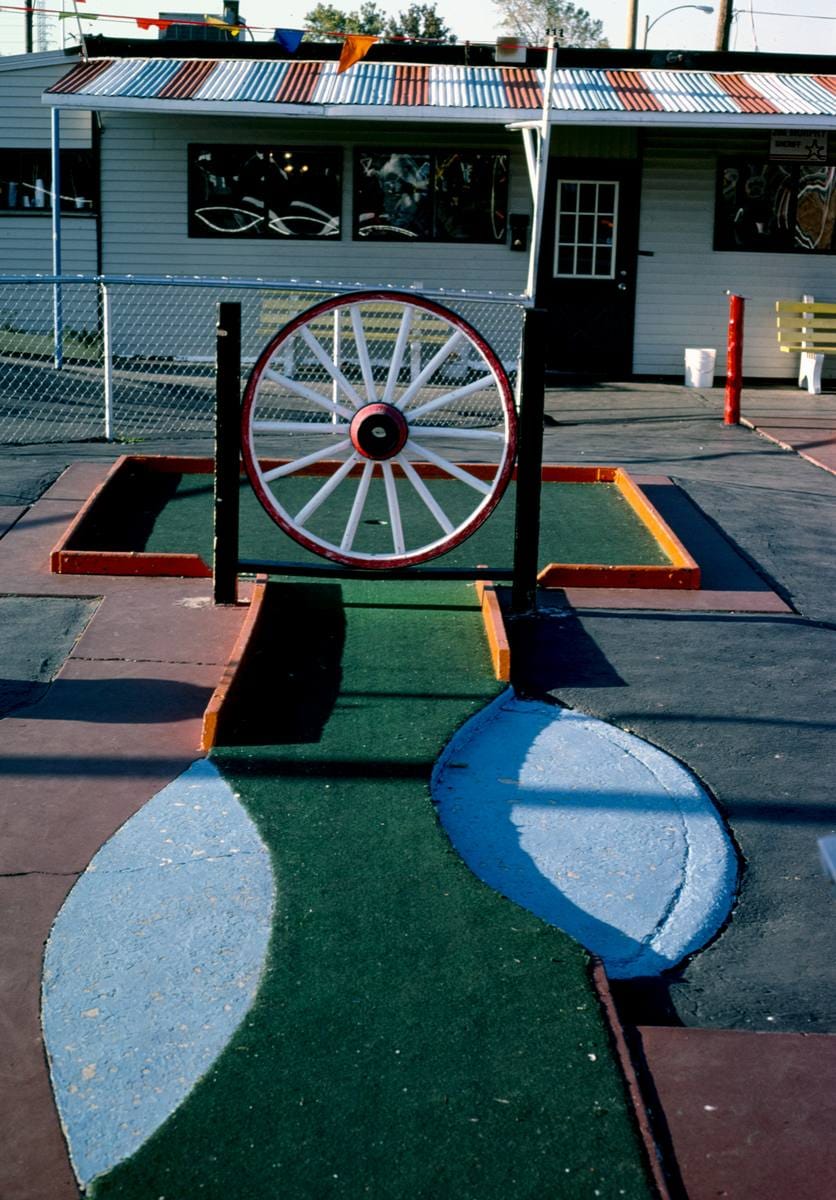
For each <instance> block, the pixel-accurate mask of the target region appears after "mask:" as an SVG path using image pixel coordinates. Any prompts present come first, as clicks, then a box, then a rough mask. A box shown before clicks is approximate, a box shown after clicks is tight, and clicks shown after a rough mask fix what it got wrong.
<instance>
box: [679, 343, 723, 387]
mask: <svg viewBox="0 0 836 1200" xmlns="http://www.w3.org/2000/svg"><path fill="white" fill-rule="evenodd" d="M716 358H717V351H716V350H705V349H703V350H686V351H685V386H686V387H694V388H710V387H714V363H715V361H716Z"/></svg>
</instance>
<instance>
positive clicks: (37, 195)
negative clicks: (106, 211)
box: [0, 149, 99, 216]
mask: <svg viewBox="0 0 836 1200" xmlns="http://www.w3.org/2000/svg"><path fill="white" fill-rule="evenodd" d="M58 190H59V196H60V205H61V212H62V213H88V214H89V213H93V212H96V211H97V209H98V206H99V205H98V186H97V171H96V161H95V155H94V153H93V151H92V150H62V151H61V183H60V187H59V189H58ZM51 211H52V165H51V161H50V152H49V150H13V149H0V215H3V214H14V215H15V216H20V215H21V214H23V213H26V214H29V215H32V216H37V215H41V216H45V215H46V214H47V213H49V212H51Z"/></svg>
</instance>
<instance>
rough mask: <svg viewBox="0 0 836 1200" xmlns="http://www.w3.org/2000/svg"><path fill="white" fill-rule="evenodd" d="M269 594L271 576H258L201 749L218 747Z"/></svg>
mask: <svg viewBox="0 0 836 1200" xmlns="http://www.w3.org/2000/svg"><path fill="white" fill-rule="evenodd" d="M266 595H267V576H266V575H257V576H256V580H255V584H254V586H253V594H252V598H251V599H250V604H249V607H248V609H247V615H246V617H245V618H244V623H243V624H242V626H241V629H240V631H239V633H238V637H237V638H236V639H235V645H234V646H233V647H232V651H231V653H230V656H229V659H228V660H227V664H226V666H225V667H224V672H223V675H222V676H221V680H220V683H219V684H218V686H217V687H216V688H215V690H214V692H213V693H212V695H211V698H210V700H209V703H208V704H207V706H206V709H205V711H204V713H203V728H202V731H201V736H200V748H201V750H207V751H208V750H211V749H212V748H213V746H216V745H217V741H218V730H219V728H220V725H221V721H222V719H223V710H224V706H225V705H226V703H227V701H228V700H229V699H230V696H231V693H232V692H233V691H234V689H235V684H236V681H237V679H238V674H239V672H240V670H241V668H242V667H243V665H244V662H245V660H246V658H247V655H248V654H249V652H250V646H251V645H252V644H253V642H254V635H255V632H256V630H257V628H258V623H259V620H260V619H261V610H262V607H263V605H264V598H265V596H266Z"/></svg>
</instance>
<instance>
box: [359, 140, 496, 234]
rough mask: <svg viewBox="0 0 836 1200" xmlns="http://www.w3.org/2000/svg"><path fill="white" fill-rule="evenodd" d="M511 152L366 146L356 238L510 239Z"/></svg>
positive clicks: (361, 158)
mask: <svg viewBox="0 0 836 1200" xmlns="http://www.w3.org/2000/svg"><path fill="white" fill-rule="evenodd" d="M507 210H508V155H507V154H501V153H492V152H486V151H475V150H462V151H436V152H400V151H389V150H374V151H372V150H368V151H367V150H359V151H357V154H356V158H355V166H354V236H355V238H358V239H360V240H369V241H401V242H403V241H424V242H426V241H441V242H482V243H485V242H488V243H490V242H504V240H505V235H506V229H507V219H508V212H507Z"/></svg>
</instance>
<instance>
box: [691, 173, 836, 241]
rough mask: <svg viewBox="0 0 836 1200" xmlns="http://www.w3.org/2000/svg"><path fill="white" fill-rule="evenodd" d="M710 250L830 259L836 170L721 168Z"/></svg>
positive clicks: (834, 229) (834, 224) (835, 228)
mask: <svg viewBox="0 0 836 1200" xmlns="http://www.w3.org/2000/svg"><path fill="white" fill-rule="evenodd" d="M714 249H715V250H761V251H773V252H781V253H793V252H795V253H800V254H832V253H833V252H834V250H836V166H834V165H827V164H824V163H791V162H769V161H765V160H763V161H760V162H753V161H738V160H735V161H733V162H731V161H730V162H724V163H721V164H720V171H719V179H718V186H717V213H716V219H715V223H714Z"/></svg>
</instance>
